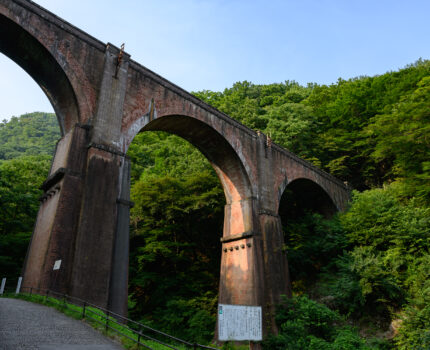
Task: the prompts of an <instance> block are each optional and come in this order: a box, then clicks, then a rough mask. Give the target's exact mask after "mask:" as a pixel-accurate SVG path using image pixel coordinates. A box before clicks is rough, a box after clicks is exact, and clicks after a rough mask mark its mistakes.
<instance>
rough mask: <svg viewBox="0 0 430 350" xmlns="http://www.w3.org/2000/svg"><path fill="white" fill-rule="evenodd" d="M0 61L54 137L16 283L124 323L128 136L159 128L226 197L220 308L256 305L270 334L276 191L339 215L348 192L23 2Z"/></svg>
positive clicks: (16, 2) (2, 37) (0, 25)
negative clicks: (20, 82) (200, 160)
mask: <svg viewBox="0 0 430 350" xmlns="http://www.w3.org/2000/svg"><path fill="white" fill-rule="evenodd" d="M0 51H1V52H2V53H3V54H5V55H6V56H8V57H9V58H10V59H12V60H13V61H15V62H16V63H17V64H18V65H19V66H20V67H22V68H23V69H24V70H25V71H26V72H27V73H28V74H29V75H30V76H31V77H32V78H33V79H34V80H35V81H36V82H37V83H38V84H39V86H40V87H41V88H42V89H43V91H44V92H45V94H46V95H47V97H48V98H49V100H50V102H51V103H52V105H53V107H54V109H55V112H56V114H57V117H58V122H59V125H60V128H61V133H62V138H61V139H60V140H59V142H58V144H57V147H56V152H55V157H54V160H53V162H52V167H51V170H50V173H49V177H48V178H47V180H46V181H45V182H44V184H43V190H44V195H43V197H42V198H41V205H40V210H39V213H38V217H37V222H36V224H35V228H34V232H33V236H32V240H31V244H30V247H29V250H28V253H27V257H26V262H25V266H24V280H23V284H24V285H26V286H32V287H38V288H49V289H51V290H56V291H58V292H62V293H67V294H69V295H73V296H76V297H80V298H82V299H85V300H88V301H90V302H93V303H95V304H98V305H100V306H105V307H108V308H109V309H111V310H113V311H116V312H118V313H121V314H124V313H126V308H127V274H128V244H129V236H128V229H129V208H130V205H131V202H130V197H129V192H130V183H129V175H130V164H129V160H128V159H127V157H126V153H127V148H128V146H129V145H130V143H131V142H132V140H133V138H134V137H135V136H136V134H137V133H139V132H142V131H146V130H163V131H167V132H169V133H173V134H176V135H179V136H180V137H182V138H184V139H186V140H188V141H189V142H190V143H192V144H193V145H194V146H195V147H197V148H198V149H199V150H200V151H201V152H202V153H203V154H204V155H205V156H206V158H207V159H208V160H209V161H210V163H211V164H212V166H213V167H214V169H215V171H216V173H217V174H218V177H219V179H220V181H221V183H222V187H223V189H224V192H225V196H226V202H227V204H226V206H225V220H224V229H223V233H222V239H221V244H220V249H222V259H221V276H220V290H219V302H220V303H223V304H238V305H260V306H262V307H263V310H264V312H263V317H264V320H263V324H264V325H267V326H266V327H265V332H267V331H270V329H271V328H272V329H274V324H273V306H274V304H275V303H276V302H277V301H278V300H279V297H280V295H281V294H289V293H290V291H289V288H290V287H289V277H288V265H287V259H286V256H285V254H284V253H283V251H282V249H281V248H282V245H283V235H282V227H281V220H280V216H279V214H278V210H279V204H280V199H281V196H282V193H283V191H284V190H285V188H286V187H287V186H291V188H292V189H295V190H296V192H297V194H298V195H299V197H306V198H310V201H311V202H312V203H314V204H315V203H316V204H318V205H319V206H320V207H321V208H325V210H329V209H330V208H331V209H336V210H343V209H344V208H345V206H346V204H347V201H348V198H349V194H348V190H347V188H346V187H345V185H344V184H343V183H342V182H340V181H339V180H337V179H335V178H334V177H332V176H330V175H329V174H327V173H325V172H323V171H321V170H319V169H317V168H316V167H314V166H312V165H311V164H309V163H307V162H306V161H304V160H302V159H300V158H298V157H297V156H296V155H294V154H292V153H291V152H289V151H287V150H285V149H283V148H281V147H279V146H277V145H276V144H272V142H271V140H270V139H268V138H267V136H266V135H264V134H262V133H257V132H255V131H253V130H251V129H248V128H247V127H245V126H243V125H242V124H240V123H238V122H237V121H235V120H233V119H231V118H230V117H228V116H227V115H225V114H223V113H221V112H220V111H218V110H216V109H215V108H213V107H211V106H209V105H207V104H205V103H203V102H202V101H200V100H199V99H197V98H195V97H194V96H192V95H190V94H189V93H187V92H186V91H184V90H182V89H181V88H179V87H178V86H176V85H174V84H172V83H171V82H169V81H167V80H166V79H164V78H162V77H161V76H159V75H157V74H155V73H154V72H152V71H150V70H148V69H147V68H145V67H143V66H142V65H140V64H139V63H137V62H135V61H133V60H131V59H130V55H129V54H127V53H126V52H123V50H121V49H120V48H118V47H115V46H114V45H111V44H107V45H106V44H105V43H102V42H100V41H99V40H97V39H95V38H93V37H92V36H90V35H88V34H87V33H85V32H83V31H81V30H80V29H78V28H76V27H74V26H73V25H71V24H69V23H67V22H66V21H64V20H62V19H61V18H59V17H57V16H56V15H54V14H52V13H50V12H48V11H47V10H45V9H43V8H41V7H40V6H38V5H37V4H35V3H34V2H32V1H28V0H0ZM331 209H330V210H331ZM202 234H205V233H204V232H202ZM220 236H221V232H220ZM58 260H61V266H60V269H58V270H53V266H54V264H55V262H56V261H58Z"/></svg>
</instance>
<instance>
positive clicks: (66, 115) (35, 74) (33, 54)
mask: <svg viewBox="0 0 430 350" xmlns="http://www.w3.org/2000/svg"><path fill="white" fill-rule="evenodd" d="M0 10H1V4H0ZM0 38H1V39H0V52H2V53H3V54H4V55H6V56H7V57H9V58H10V59H11V60H12V61H14V62H15V63H16V64H18V65H19V66H20V67H21V68H22V69H24V70H25V71H26V72H27V73H28V74H29V75H30V76H31V77H32V78H33V79H34V80H35V81H36V83H37V84H38V85H39V86H40V87H41V89H42V90H43V92H44V93H45V94H46V96H47V97H48V99H49V101H50V102H51V104H52V106H53V107H54V110H55V113H56V115H57V118H58V122H59V125H60V129H61V133H62V134H65V133H67V131H68V130H69V129H70V128H71V127H72V126H73V125H74V124H75V123H78V122H79V109H78V104H77V100H76V95H75V92H74V90H73V87H72V86H71V84H70V81H69V79H68V77H67V75H66V73H65V72H64V70H63V68H62V67H61V65H60V64H59V62H58V61H57V60H56V59H55V57H54V56H52V55H51V53H50V52H49V51H48V50H47V49H46V48H45V47H44V46H43V45H42V44H41V43H40V41H38V40H37V38H36V37H35V36H33V35H32V34H30V33H29V32H28V31H26V30H25V29H24V28H23V27H22V26H20V25H19V24H18V23H16V22H14V21H13V20H11V19H9V18H8V17H6V16H4V15H2V14H1V11H0Z"/></svg>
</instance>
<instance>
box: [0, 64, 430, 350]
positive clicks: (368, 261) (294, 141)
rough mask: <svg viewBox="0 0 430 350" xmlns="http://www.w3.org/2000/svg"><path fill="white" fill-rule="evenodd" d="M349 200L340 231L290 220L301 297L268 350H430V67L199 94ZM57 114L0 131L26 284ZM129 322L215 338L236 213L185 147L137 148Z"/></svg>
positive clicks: (331, 222) (202, 162) (11, 251)
mask: <svg viewBox="0 0 430 350" xmlns="http://www.w3.org/2000/svg"><path fill="white" fill-rule="evenodd" d="M194 94H195V95H196V96H197V97H199V98H200V99H202V100H203V101H205V102H207V103H209V104H211V105H212V106H214V107H216V108H218V109H219V110H221V111H223V112H225V113H227V114H228V115H230V116H231V117H232V118H234V119H236V120H238V121H240V122H241V123H243V124H245V125H247V126H248V127H250V128H253V129H256V130H261V131H262V132H264V133H266V134H270V135H271V137H272V139H273V140H274V142H276V143H278V144H279V145H281V146H283V147H285V148H287V149H289V150H291V151H292V152H294V153H296V154H297V155H299V156H300V157H302V158H304V159H306V160H308V161H310V162H312V163H313V164H314V165H316V166H318V167H320V168H322V169H324V170H326V171H328V172H329V173H331V174H333V175H335V176H337V177H338V178H340V179H341V180H343V181H347V182H348V184H349V185H350V186H351V187H352V188H353V189H354V191H353V196H352V201H351V203H350V206H349V209H348V210H347V211H346V212H345V213H339V214H337V215H335V216H334V217H332V218H325V217H323V216H321V215H319V214H318V213H314V212H312V211H304V212H303V213H301V215H300V216H297V217H294V218H292V217H288V220H285V218H283V219H284V220H283V225H284V233H285V247H284V249H285V251H286V253H287V256H288V259H289V265H290V273H291V276H292V283H293V291H294V296H293V298H291V299H285V300H284V301H283V302H282V303H281V304H280V305H279V308H278V313H277V322H278V324H279V329H280V333H279V335H277V336H272V337H270V338H269V339H267V340H266V341H265V342H264V346H265V348H267V349H330V350H331V349H339V350H340V349H402V350H406V349H408V350H409V349H429V348H430V278H429V277H430V181H429V180H430V61H425V60H419V61H417V62H416V63H414V64H412V65H410V66H407V67H405V68H403V69H400V70H398V71H395V72H389V73H386V74H382V75H378V76H374V77H366V76H364V77H358V78H354V79H350V80H343V79H339V80H338V81H337V82H336V83H335V84H332V85H328V86H327V85H318V84H308V85H307V86H301V85H299V84H297V83H296V82H294V81H285V82H284V83H276V84H270V85H255V84H252V83H250V82H246V81H245V82H238V83H236V84H234V85H233V87H231V88H229V89H226V90H224V91H223V92H213V91H200V92H196V93H194ZM59 137H60V134H59V128H58V125H57V122H56V119H55V116H54V115H50V114H45V113H32V114H27V115H23V116H21V117H13V118H12V119H11V120H10V121H3V122H2V123H0V204H1V206H0V271H1V274H2V276H6V277H15V276H17V275H19V274H20V271H21V268H22V262H23V259H24V256H25V252H26V249H27V245H28V241H29V238H30V236H31V231H32V227H33V224H34V219H35V217H36V214H37V209H38V200H37V199H38V197H39V196H40V195H41V191H40V190H39V189H38V188H39V186H40V184H41V183H42V181H43V180H44V179H45V178H46V175H47V172H48V170H49V166H50V158H51V156H52V152H53V149H54V147H55V141H56V140H57V139H58V138H59ZM128 156H129V157H130V158H131V160H132V162H133V167H132V200H133V201H134V202H135V207H134V208H133V209H132V211H131V244H130V246H131V251H130V281H129V282H130V284H129V291H130V298H129V307H130V315H131V317H132V318H134V319H138V320H142V321H143V322H145V323H146V324H149V325H152V326H154V327H157V328H160V329H163V330H165V331H167V332H170V333H172V334H175V335H177V336H180V337H184V338H187V339H190V340H193V341H198V342H206V343H209V342H210V341H211V340H212V338H213V330H214V327H215V311H216V304H217V285H218V275H219V259H220V256H219V254H220V249H219V238H220V236H221V233H222V226H223V206H224V204H225V198H224V194H223V190H222V188H221V185H220V182H219V180H218V178H217V177H216V175H215V173H214V171H213V170H212V168H211V167H210V165H209V163H208V162H207V160H206V159H205V158H204V157H203V156H202V155H201V154H200V153H199V151H198V150H197V149H196V148H194V147H193V146H192V145H190V144H188V143H187V142H186V141H184V140H182V139H180V138H178V137H176V136H175V135H169V134H166V133H161V132H145V133H141V134H139V135H138V136H137V137H136V138H135V140H134V141H133V143H132V145H131V147H130V149H129V151H128Z"/></svg>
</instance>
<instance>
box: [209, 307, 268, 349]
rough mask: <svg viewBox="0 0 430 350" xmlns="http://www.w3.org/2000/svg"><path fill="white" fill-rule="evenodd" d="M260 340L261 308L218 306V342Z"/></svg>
mask: <svg viewBox="0 0 430 350" xmlns="http://www.w3.org/2000/svg"><path fill="white" fill-rule="evenodd" d="M262 339H263V332H262V320H261V306H242V305H226V304H219V305H218V340H220V341H228V340H238V341H239V340H253V341H259V340H262Z"/></svg>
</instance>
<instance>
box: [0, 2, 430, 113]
mask: <svg viewBox="0 0 430 350" xmlns="http://www.w3.org/2000/svg"><path fill="white" fill-rule="evenodd" d="M36 3H38V4H39V5H41V6H43V7H45V8H46V9H48V10H50V11H52V12H53V13H55V14H56V15H58V16H60V17H62V18H63V19H65V20H67V21H68V22H70V23H71V24H73V25H75V26H77V27H78V28H80V29H82V30H84V31H86V32H88V33H89V34H90V35H92V36H94V37H96V38H97V39H99V40H101V41H103V42H111V43H113V44H115V45H116V46H120V45H121V43H123V42H124V43H125V49H126V51H127V52H128V53H129V54H131V56H132V59H134V60H135V61H137V62H139V63H141V64H142V65H144V66H146V67H147V68H149V69H151V70H153V71H155V72H156V73H158V74H160V75H162V76H164V77H165V78H167V79H168V80H170V81H172V82H173V83H175V84H177V85H179V86H181V87H182V88H184V89H185V90H188V91H198V90H203V89H208V90H213V91H222V90H224V89H225V88H228V87H231V86H232V85H233V83H235V82H237V81H243V80H248V81H251V82H253V83H255V84H268V83H275V82H283V81H285V80H295V81H297V82H299V83H301V84H306V83H308V82H316V83H319V84H331V83H334V82H336V81H337V79H338V78H339V77H341V78H343V79H349V78H353V77H357V76H361V75H370V76H371V75H376V74H383V73H385V72H387V71H391V70H397V69H399V68H402V67H404V66H406V65H408V64H411V63H414V62H415V61H416V60H417V59H419V58H423V59H429V58H430V45H429V38H430V26H429V25H428V23H427V22H428V15H429V14H430V1H425V0H409V1H403V0H391V1H388V0H372V1H371V0H361V1H352V0H350V1H349V0H319V1H318V0H300V1H299V0H295V1H288V0H286V1H269V0H266V1H263V0H248V1H245V0H229V1H228V0H180V1H179V0H175V1H173V0H158V1H155V0H122V1H118V0H115V1H113V0H86V1H83V0H74V1H70V0H37V1H36ZM0 40H1V35H0ZM0 77H1V79H0V92H1V94H0V104H1V106H2V108H1V109H0V120H2V119H4V118H7V119H8V118H10V117H11V116H12V115H17V116H18V115H21V114H23V113H26V112H34V111H44V112H51V111H52V107H51V106H50V104H49V101H48V100H47V98H46V97H45V96H44V94H43V93H42V91H41V89H40V88H39V87H38V86H37V85H36V83H35V82H34V81H33V80H32V79H31V78H30V77H29V76H28V75H27V74H26V73H25V72H24V71H23V70H22V69H21V68H20V67H18V66H17V65H16V64H15V63H13V62H12V61H10V60H9V59H8V58H6V57H5V56H3V55H1V54H0Z"/></svg>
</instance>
